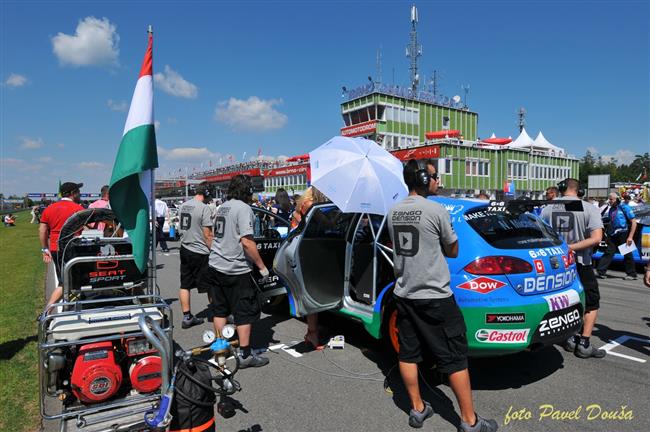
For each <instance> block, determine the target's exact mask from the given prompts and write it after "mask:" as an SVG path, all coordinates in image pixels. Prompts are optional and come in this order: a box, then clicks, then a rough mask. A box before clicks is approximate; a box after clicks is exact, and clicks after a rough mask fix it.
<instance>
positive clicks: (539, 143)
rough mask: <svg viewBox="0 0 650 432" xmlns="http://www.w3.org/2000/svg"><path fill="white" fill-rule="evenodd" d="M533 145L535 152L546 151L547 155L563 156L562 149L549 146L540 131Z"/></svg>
mask: <svg viewBox="0 0 650 432" xmlns="http://www.w3.org/2000/svg"><path fill="white" fill-rule="evenodd" d="M534 143H535V149H536V150H548V152H549V153H551V154H552V155H556V156H561V155H564V149H563V148H560V147H557V146H555V145H553V144H551V143H550V142H549V141H548V140H547V139H546V137H545V136H544V134H542V131H539V134H537V138H535V141H534Z"/></svg>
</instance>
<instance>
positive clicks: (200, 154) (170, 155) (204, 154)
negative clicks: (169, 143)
mask: <svg viewBox="0 0 650 432" xmlns="http://www.w3.org/2000/svg"><path fill="white" fill-rule="evenodd" d="M158 154H159V155H160V156H162V157H164V158H165V159H169V160H173V161H188V162H194V161H198V162H201V161H205V162H207V161H209V160H210V159H215V158H218V157H219V156H220V155H219V153H213V152H211V151H210V150H208V148H207V147H176V148H173V149H166V148H163V147H158Z"/></svg>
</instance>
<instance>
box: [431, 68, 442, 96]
mask: <svg viewBox="0 0 650 432" xmlns="http://www.w3.org/2000/svg"><path fill="white" fill-rule="evenodd" d="M439 79H440V77H439V76H438V71H437V70H435V69H434V71H433V76H432V78H431V93H433V96H434V97H437V96H438V80H439Z"/></svg>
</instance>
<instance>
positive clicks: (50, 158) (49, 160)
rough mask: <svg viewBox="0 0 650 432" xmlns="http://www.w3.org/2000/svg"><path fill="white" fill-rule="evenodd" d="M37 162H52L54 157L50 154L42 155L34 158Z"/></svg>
mask: <svg viewBox="0 0 650 432" xmlns="http://www.w3.org/2000/svg"><path fill="white" fill-rule="evenodd" d="M36 160H37V161H38V162H42V163H49V162H52V161H53V160H54V159H53V158H52V157H51V156H42V157H39V158H37V159H36Z"/></svg>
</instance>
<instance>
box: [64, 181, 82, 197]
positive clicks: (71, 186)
mask: <svg viewBox="0 0 650 432" xmlns="http://www.w3.org/2000/svg"><path fill="white" fill-rule="evenodd" d="M83 185H84V184H83V183H72V182H65V183H63V184H62V185H61V187H60V188H59V192H60V193H61V195H70V194H71V193H72V192H74V191H77V190H80V189H81V187H82V186H83Z"/></svg>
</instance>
